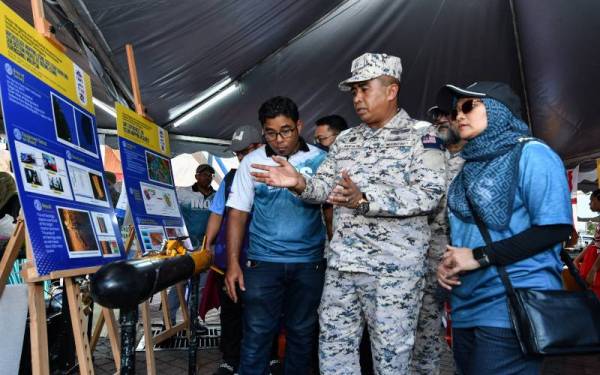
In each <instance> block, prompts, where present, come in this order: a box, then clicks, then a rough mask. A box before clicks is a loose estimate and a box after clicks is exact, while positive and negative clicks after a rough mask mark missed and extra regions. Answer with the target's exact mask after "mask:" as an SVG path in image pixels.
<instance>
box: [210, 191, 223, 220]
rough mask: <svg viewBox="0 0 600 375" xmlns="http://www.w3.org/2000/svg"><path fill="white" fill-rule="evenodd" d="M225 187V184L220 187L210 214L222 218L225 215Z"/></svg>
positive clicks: (214, 197)
mask: <svg viewBox="0 0 600 375" xmlns="http://www.w3.org/2000/svg"><path fill="white" fill-rule="evenodd" d="M225 185H226V184H225V183H221V184H220V185H219V189H218V190H217V192H216V193H215V195H214V196H213V200H212V202H211V204H210V208H209V210H210V212H212V213H215V214H217V215H221V216H223V214H225Z"/></svg>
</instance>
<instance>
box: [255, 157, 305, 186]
mask: <svg viewBox="0 0 600 375" xmlns="http://www.w3.org/2000/svg"><path fill="white" fill-rule="evenodd" d="M272 159H273V161H275V163H277V164H278V165H277V166H270V165H264V164H252V168H254V169H260V170H261V171H264V172H251V173H250V174H251V175H252V176H253V177H254V179H255V180H256V181H258V182H262V183H265V184H267V185H269V186H274V187H282V188H289V189H292V190H293V191H295V192H296V193H302V192H303V191H304V189H305V188H306V181H305V180H304V177H303V176H302V174H300V173H299V172H298V171H297V170H296V168H294V166H293V165H291V164H290V163H289V162H288V161H287V160H286V159H285V158H282V157H281V156H273V158H272Z"/></svg>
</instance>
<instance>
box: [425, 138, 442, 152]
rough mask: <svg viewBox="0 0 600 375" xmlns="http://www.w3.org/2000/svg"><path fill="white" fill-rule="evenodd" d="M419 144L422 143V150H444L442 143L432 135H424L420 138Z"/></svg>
mask: <svg viewBox="0 0 600 375" xmlns="http://www.w3.org/2000/svg"><path fill="white" fill-rule="evenodd" d="M421 143H423V147H424V148H430V149H436V150H440V151H443V150H444V142H443V141H442V140H441V139H440V138H439V137H437V136H436V135H434V134H425V135H424V136H422V137H421Z"/></svg>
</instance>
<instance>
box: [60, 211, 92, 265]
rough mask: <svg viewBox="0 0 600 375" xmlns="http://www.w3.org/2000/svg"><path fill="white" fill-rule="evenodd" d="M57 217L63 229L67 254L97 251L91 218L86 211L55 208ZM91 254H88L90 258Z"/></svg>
mask: <svg viewBox="0 0 600 375" xmlns="http://www.w3.org/2000/svg"><path fill="white" fill-rule="evenodd" d="M57 209H58V216H59V218H60V222H61V225H62V228H63V233H64V235H65V240H66V243H67V247H68V249H69V252H72V253H78V252H83V253H84V254H85V253H86V252H94V253H95V254H93V255H96V254H97V253H98V251H99V249H98V244H97V243H96V237H95V235H94V229H93V227H92V218H91V217H90V213H89V212H87V211H81V210H75V209H69V208H64V207H57ZM72 255H74V256H86V255H82V254H72ZM90 255H92V254H88V255H87V256H90Z"/></svg>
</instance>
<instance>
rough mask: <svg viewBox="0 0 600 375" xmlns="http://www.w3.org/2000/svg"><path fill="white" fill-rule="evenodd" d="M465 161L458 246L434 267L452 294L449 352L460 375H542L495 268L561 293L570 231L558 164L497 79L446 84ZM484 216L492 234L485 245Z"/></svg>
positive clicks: (454, 226)
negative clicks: (520, 333)
mask: <svg viewBox="0 0 600 375" xmlns="http://www.w3.org/2000/svg"><path fill="white" fill-rule="evenodd" d="M444 90H445V92H446V93H447V96H448V97H449V101H452V102H453V103H454V108H455V109H454V110H453V112H452V116H453V118H454V119H455V120H456V121H457V125H458V131H459V134H460V137H461V138H462V139H464V140H466V141H467V143H466V144H465V146H464V147H463V150H462V152H461V157H463V158H464V159H465V164H464V166H463V169H462V170H461V172H460V173H459V174H458V175H457V176H456V177H455V178H454V180H453V181H452V183H451V184H450V188H449V189H448V194H447V196H448V208H449V213H448V219H449V223H450V230H451V239H452V246H448V248H447V250H446V252H445V253H444V255H443V260H442V262H441V263H440V265H439V267H438V270H437V277H438V282H439V283H440V285H442V286H443V287H444V288H446V289H448V290H451V291H452V294H451V306H452V324H453V337H452V340H453V351H454V359H455V362H456V367H457V370H458V372H459V374H465V375H479V374H486V375H495V374H525V375H527V374H531V375H533V374H536V375H537V374H539V372H540V368H541V364H542V358H541V357H530V356H526V355H524V354H523V352H522V351H521V348H520V345H519V341H518V339H517V337H516V334H515V330H514V328H513V326H512V323H511V319H510V316H509V312H508V305H507V297H506V289H505V288H504V285H503V284H502V281H501V280H500V277H499V274H498V269H497V267H494V266H502V267H505V269H506V272H507V273H508V275H509V277H510V279H511V282H512V284H513V285H514V287H515V288H528V289H537V290H552V289H562V281H561V271H562V262H561V260H560V257H559V253H560V249H561V246H562V242H563V241H565V240H567V239H568V238H569V235H570V234H571V228H572V225H573V224H572V217H573V214H572V211H571V203H570V194H569V189H568V186H567V179H566V172H565V169H564V166H563V163H562V160H561V159H560V158H559V157H558V155H557V154H556V153H555V152H554V151H553V150H552V149H551V148H550V147H548V146H547V145H546V144H544V143H543V142H541V141H539V140H537V139H535V138H531V137H529V136H528V135H529V128H528V126H527V125H526V124H525V123H524V122H523V121H522V120H521V119H520V112H521V111H520V103H521V101H520V98H519V97H518V96H517V95H516V94H515V93H514V92H513V91H512V89H511V88H510V87H509V86H508V85H506V84H504V83H499V82H476V83H474V84H472V85H470V86H468V87H464V88H463V87H458V86H454V85H446V86H445V88H444ZM475 215H476V216H477V217H479V218H480V219H481V221H482V223H483V225H484V226H485V230H487V231H488V232H489V234H490V236H491V238H492V241H493V242H492V243H491V244H490V245H489V246H488V245H486V243H485V241H484V239H483V236H482V234H481V232H480V231H479V229H478V227H477V224H476V223H475V220H476V218H475Z"/></svg>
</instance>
